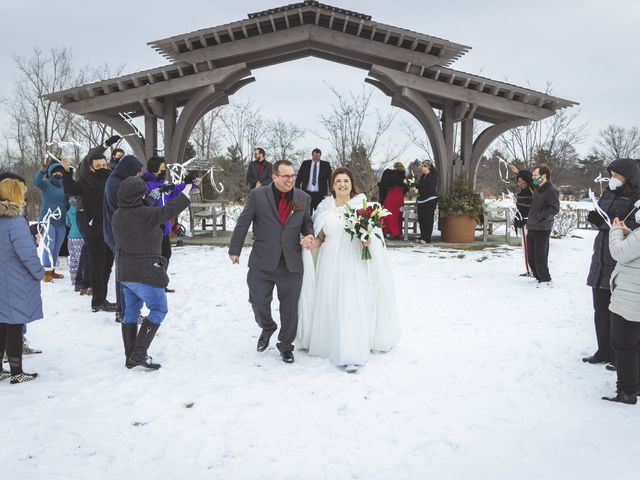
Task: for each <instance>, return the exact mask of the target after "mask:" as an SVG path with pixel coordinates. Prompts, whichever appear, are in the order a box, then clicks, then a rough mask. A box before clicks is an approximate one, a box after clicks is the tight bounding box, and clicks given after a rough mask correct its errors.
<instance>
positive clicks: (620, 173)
mask: <svg viewBox="0 0 640 480" xmlns="http://www.w3.org/2000/svg"><path fill="white" fill-rule="evenodd" d="M607 170H608V171H609V175H610V176H611V179H610V180H609V188H607V189H606V190H605V191H604V192H603V193H602V196H601V197H600V200H599V201H598V208H599V209H600V211H602V212H603V213H604V214H606V215H607V217H608V218H609V219H612V218H620V219H624V218H625V217H627V216H628V215H629V213H630V212H631V211H632V210H633V208H634V206H633V205H634V203H635V202H636V201H637V200H638V198H640V168H638V165H637V164H636V162H635V160H632V159H630V158H619V159H617V160H614V161H613V162H611V164H610V165H609V166H608V167H607ZM587 220H588V221H589V222H591V224H593V225H594V226H595V227H596V228H598V235H596V238H595V240H594V242H593V255H592V256H591V266H590V268H589V276H588V277H587V285H588V286H590V287H591V290H592V296H593V321H594V325H595V330H596V342H597V346H598V349H597V350H596V352H595V353H594V354H593V355H591V356H589V357H585V358H583V359H582V361H583V362H585V363H591V364H598V363H609V365H607V367H608V369H609V370H613V369H615V359H614V355H613V350H612V347H611V315H610V313H609V303H610V302H611V290H610V286H609V284H610V280H611V273H612V272H613V269H614V268H615V266H616V261H615V259H614V258H613V257H612V256H611V252H610V250H609V225H608V224H607V222H606V221H605V219H604V216H603V215H601V214H600V213H599V212H598V211H596V210H592V211H591V212H589V214H588V215H587ZM625 222H626V223H627V226H628V227H629V228H631V229H632V230H633V229H635V228H636V227H637V226H638V225H637V224H636V222H635V218H634V217H633V216H631V217H629V218H628V219H626V220H625Z"/></svg>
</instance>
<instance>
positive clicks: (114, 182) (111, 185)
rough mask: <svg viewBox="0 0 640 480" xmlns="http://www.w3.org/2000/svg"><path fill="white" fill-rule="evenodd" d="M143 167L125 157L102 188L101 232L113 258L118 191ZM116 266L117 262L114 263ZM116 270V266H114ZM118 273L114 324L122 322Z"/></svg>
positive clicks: (133, 159)
mask: <svg viewBox="0 0 640 480" xmlns="http://www.w3.org/2000/svg"><path fill="white" fill-rule="evenodd" d="M142 169H143V165H142V162H141V161H140V160H138V158H137V157H135V156H134V155H125V156H124V157H122V159H121V160H120V161H119V162H118V165H117V166H116V168H115V169H114V170H113V171H112V172H111V175H110V176H109V178H108V179H107V182H106V183H105V186H104V207H103V208H104V212H103V216H102V231H103V234H104V241H105V243H106V244H107V246H108V247H109V249H110V250H111V256H112V257H115V253H116V250H115V242H114V240H113V232H112V230H111V220H112V218H113V214H114V213H115V211H116V210H117V209H118V191H119V190H120V185H121V184H122V182H123V181H124V180H126V179H127V178H129V177H134V176H136V175H138V174H140V173H142ZM116 265H117V262H116ZM116 270H117V266H116ZM117 278H118V272H117V271H116V322H120V321H122V317H123V315H124V309H125V304H124V302H125V298H124V296H123V295H124V292H123V290H122V285H120V282H119V281H118V280H117Z"/></svg>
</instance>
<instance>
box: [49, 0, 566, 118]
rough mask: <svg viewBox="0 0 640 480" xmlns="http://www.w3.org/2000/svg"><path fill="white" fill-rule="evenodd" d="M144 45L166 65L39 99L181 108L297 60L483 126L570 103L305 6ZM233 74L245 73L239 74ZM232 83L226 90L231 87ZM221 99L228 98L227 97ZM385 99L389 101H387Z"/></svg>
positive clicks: (453, 52) (413, 38)
mask: <svg viewBox="0 0 640 480" xmlns="http://www.w3.org/2000/svg"><path fill="white" fill-rule="evenodd" d="M150 45H151V46H152V47H153V48H154V49H156V50H158V51H159V52H160V53H161V54H163V55H164V56H165V57H168V58H169V59H171V60H172V62H173V63H170V64H168V65H165V66H162V67H158V68H154V69H150V70H145V71H141V72H137V73H133V74H130V75H123V76H121V77H117V78H112V79H108V80H103V81H100V82H95V83H92V84H88V85H82V86H79V87H75V88H70V89H67V90H63V91H59V92H55V93H52V94H49V95H46V96H45V98H47V99H48V100H51V101H56V102H59V103H61V104H63V105H64V107H65V108H66V109H67V110H70V111H73V112H75V113H79V114H87V113H95V112H101V113H107V114H111V115H113V114H115V113H117V112H124V111H127V112H132V116H136V115H141V114H143V113H149V112H151V113H152V114H154V115H158V116H160V115H161V114H162V112H161V109H162V104H161V102H158V100H157V99H162V97H167V96H172V97H173V99H174V100H175V102H176V106H178V107H179V106H181V105H184V104H185V103H186V101H187V100H188V99H189V97H190V96H191V94H192V93H193V92H194V91H195V90H196V89H199V88H201V87H203V86H207V85H211V84H214V83H216V82H219V81H220V79H227V77H228V76H232V80H234V82H235V83H234V85H235V87H234V88H235V89H236V90H237V88H240V87H241V86H243V85H245V84H246V83H248V82H251V81H253V78H252V77H250V75H251V69H252V68H260V67H264V66H268V65H275V64H278V63H282V62H287V61H291V60H293V59H296V58H302V57H306V56H316V57H319V58H324V59H328V60H331V61H334V62H338V63H343V64H347V65H351V66H354V67H358V68H363V69H365V70H368V71H369V75H370V77H373V79H375V80H378V82H376V81H375V80H373V81H371V83H375V84H376V85H377V86H379V87H380V88H383V90H384V86H385V82H384V79H385V78H387V79H388V78H391V77H393V79H394V80H393V81H394V82H395V85H401V84H402V85H405V86H409V87H411V88H414V89H416V90H418V91H420V92H422V93H423V94H424V95H425V96H426V97H427V98H428V99H429V100H430V101H431V102H432V104H433V106H434V107H436V108H438V106H439V105H440V104H442V103H444V102H446V101H449V100H455V101H459V102H466V103H470V104H473V105H475V106H476V109H477V113H476V117H477V118H479V119H484V120H487V121H491V122H497V121H503V120H511V119H513V118H523V119H528V120H539V119H541V118H545V117H547V116H550V115H552V114H553V113H554V112H555V111H556V110H558V109H561V108H566V107H569V106H572V105H576V102H572V101H569V100H565V99H562V98H558V97H554V96H550V95H547V94H545V93H542V92H537V91H534V90H531V89H528V88H523V87H519V86H517V85H511V84H508V83H505V82H500V81H497V80H492V79H489V78H485V77H481V76H478V75H473V74H469V73H465V72H461V71H458V70H454V69H451V68H450V67H449V65H450V64H451V63H452V62H453V61H454V60H455V59H457V58H459V57H460V56H461V55H463V54H464V53H465V52H467V51H468V50H469V47H466V46H464V45H460V44H456V43H453V42H449V41H447V40H443V39H440V38H437V37H432V36H429V35H424V34H420V33H416V32H412V31H409V30H405V29H401V28H397V27H393V26H389V25H385V24H381V23H377V22H373V21H371V17H369V16H368V15H363V14H360V13H356V12H351V11H348V10H343V9H340V8H336V7H332V6H329V5H324V4H321V3H318V2H316V1H311V0H307V1H305V2H302V3H295V4H291V5H287V6H283V7H279V8H275V9H270V10H265V11H263V12H257V13H252V14H249V15H248V19H246V20H242V21H239V22H234V23H229V24H226V25H220V26H217V27H212V28H207V29H203V30H198V31H194V32H191V33H186V34H182V35H176V36H173V37H169V38H166V39H162V40H157V41H154V42H150ZM238 66H241V67H244V68H240V69H238ZM231 83H233V82H231ZM229 93H233V92H232V91H231V92H229ZM387 93H391V92H387Z"/></svg>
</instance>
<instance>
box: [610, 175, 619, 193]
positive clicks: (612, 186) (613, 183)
mask: <svg viewBox="0 0 640 480" xmlns="http://www.w3.org/2000/svg"><path fill="white" fill-rule="evenodd" d="M621 186H622V182H621V181H620V180H618V179H617V178H615V177H611V179H610V180H609V189H610V190H615V189H617V188H620V187H621Z"/></svg>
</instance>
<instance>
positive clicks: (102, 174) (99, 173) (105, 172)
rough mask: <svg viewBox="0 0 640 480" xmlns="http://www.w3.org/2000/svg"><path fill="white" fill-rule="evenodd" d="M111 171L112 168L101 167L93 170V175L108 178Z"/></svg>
mask: <svg viewBox="0 0 640 480" xmlns="http://www.w3.org/2000/svg"><path fill="white" fill-rule="evenodd" d="M110 173H111V171H110V170H107V169H106V168H100V169H99V170H96V171H94V172H93V176H94V177H96V178H100V179H102V178H108V177H109V174H110Z"/></svg>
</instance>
